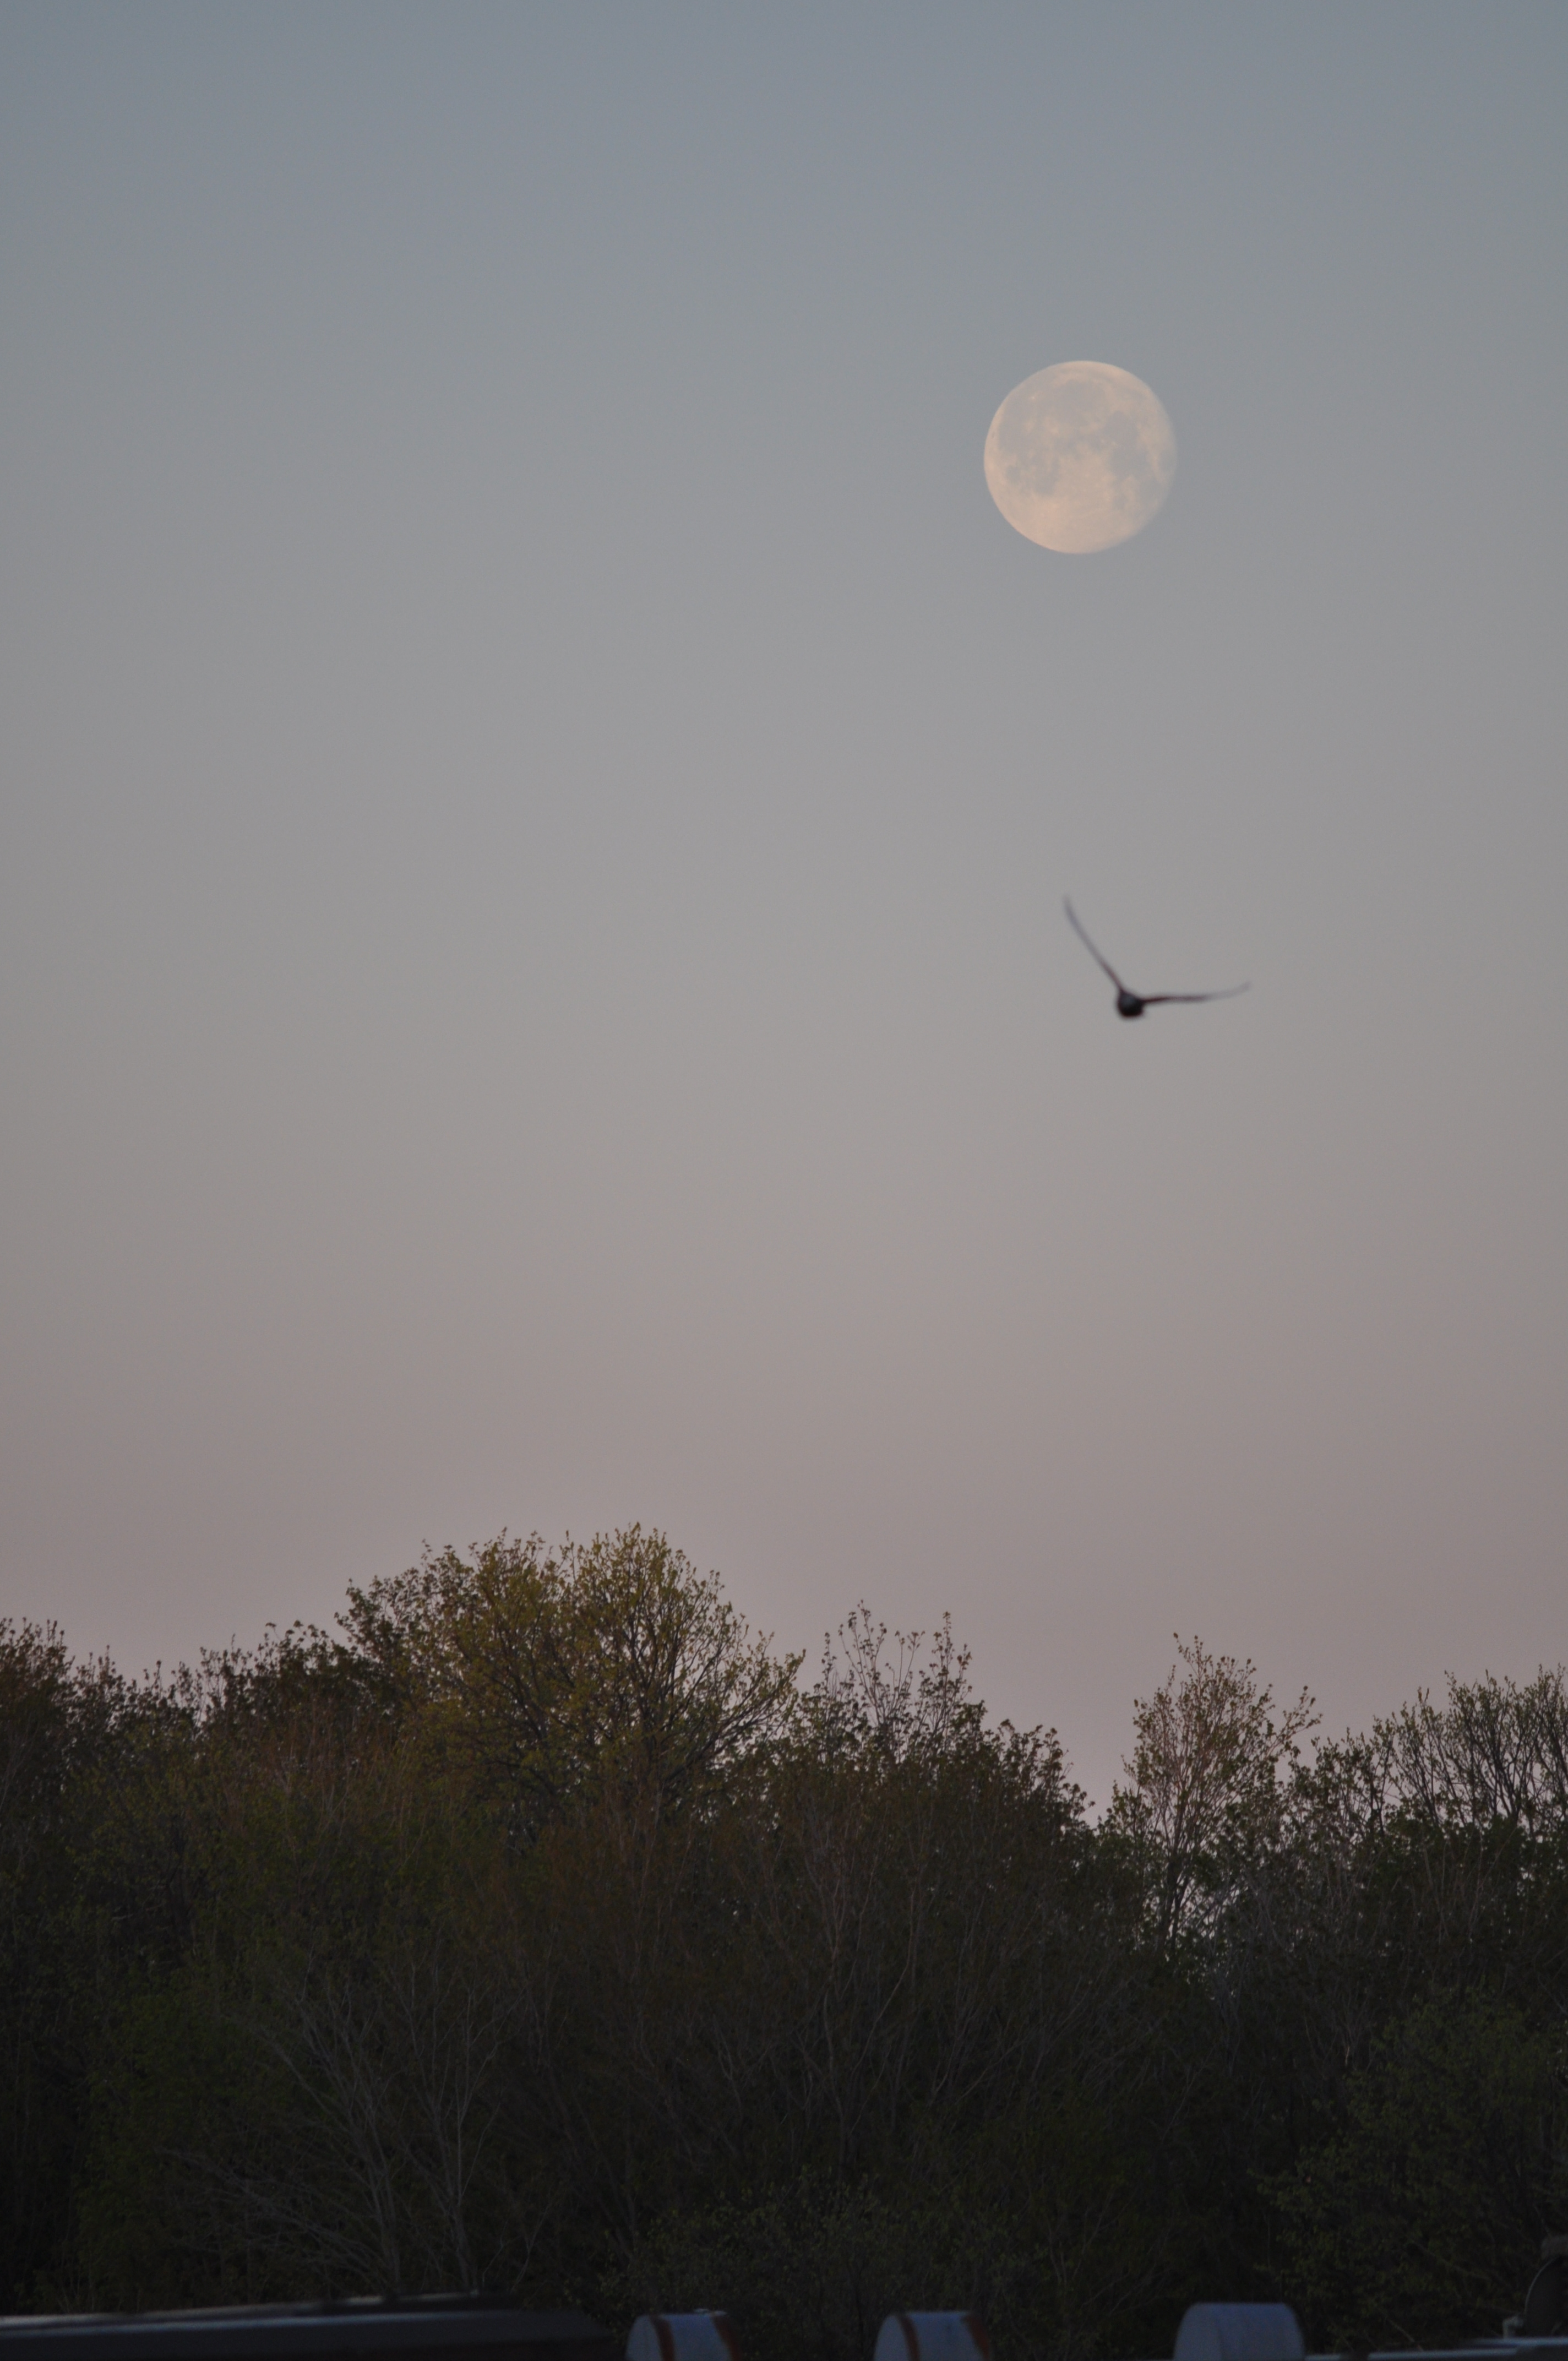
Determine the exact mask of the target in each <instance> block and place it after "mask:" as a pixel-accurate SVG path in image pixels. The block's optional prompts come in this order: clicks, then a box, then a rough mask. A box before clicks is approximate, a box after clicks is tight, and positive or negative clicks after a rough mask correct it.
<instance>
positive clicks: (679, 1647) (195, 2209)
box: [0, 1528, 1568, 2361]
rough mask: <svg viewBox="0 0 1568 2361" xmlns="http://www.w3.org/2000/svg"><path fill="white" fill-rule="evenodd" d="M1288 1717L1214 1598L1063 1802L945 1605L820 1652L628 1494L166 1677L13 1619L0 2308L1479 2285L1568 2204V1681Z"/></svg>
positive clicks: (1514, 2270) (1323, 2311) (1507, 2290)
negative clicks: (338, 1617)
mask: <svg viewBox="0 0 1568 2361" xmlns="http://www.w3.org/2000/svg"><path fill="white" fill-rule="evenodd" d="M1311 1726H1312V1715H1311V1708H1310V1700H1309V1699H1306V1698H1305V1697H1303V1698H1302V1699H1301V1700H1299V1702H1298V1704H1297V1705H1295V1706H1293V1707H1291V1708H1288V1709H1287V1710H1285V1711H1283V1712H1277V1710H1276V1709H1275V1708H1274V1706H1273V1704H1272V1701H1271V1699H1270V1697H1269V1693H1268V1691H1267V1689H1266V1687H1264V1686H1262V1685H1261V1684H1260V1682H1259V1681H1258V1678H1257V1675H1255V1672H1254V1669H1253V1667H1252V1666H1251V1665H1250V1664H1238V1663H1237V1662H1235V1661H1234V1660H1233V1659H1231V1658H1227V1657H1223V1656H1222V1657H1214V1656H1212V1655H1210V1654H1209V1653H1207V1652H1206V1651H1205V1650H1204V1649H1203V1648H1202V1647H1201V1644H1200V1643H1199V1642H1196V1641H1194V1642H1191V1643H1190V1645H1189V1646H1186V1647H1183V1648H1181V1650H1180V1653H1179V1659H1178V1662H1177V1664H1176V1665H1175V1666H1174V1667H1173V1670H1172V1674H1171V1676H1170V1679H1169V1681H1168V1683H1167V1684H1166V1685H1165V1686H1164V1687H1162V1688H1161V1689H1160V1690H1159V1691H1158V1692H1157V1695H1156V1696H1155V1697H1153V1698H1150V1699H1146V1700H1143V1701H1140V1702H1139V1703H1138V1704H1137V1705H1136V1707H1135V1717H1134V1746H1133V1753H1132V1757H1131V1760H1130V1762H1129V1763H1128V1765H1127V1782H1126V1784H1125V1785H1124V1787H1121V1788H1118V1790H1117V1792H1116V1794H1115V1795H1114V1798H1113V1805H1112V1807H1111V1809H1110V1811H1109V1812H1108V1813H1107V1814H1106V1816H1105V1817H1104V1818H1103V1819H1102V1821H1101V1822H1100V1823H1099V1824H1098V1825H1097V1826H1096V1825H1092V1824H1091V1822H1090V1821H1089V1820H1088V1818H1087V1817H1086V1814H1085V1808H1084V1799H1083V1797H1082V1795H1080V1792H1079V1790H1078V1789H1077V1788H1076V1787H1075V1786H1074V1785H1073V1784H1072V1781H1071V1779H1070V1776H1069V1772H1068V1768H1067V1765H1066V1763H1065V1762H1064V1760H1063V1757H1062V1753H1061V1749H1060V1747H1059V1745H1058V1742H1057V1741H1056V1739H1055V1738H1054V1736H1053V1735H1052V1734H1050V1733H1049V1732H1047V1731H1044V1730H1034V1731H1020V1730H1014V1729H1013V1728H1011V1727H1010V1726H1009V1725H1008V1724H1006V1723H1002V1724H1000V1725H998V1724H995V1723H993V1722H992V1721H991V1720H990V1719H989V1718H988V1717H987V1715H986V1713H985V1711H984V1708H983V1707H982V1706H981V1703H980V1701H979V1700H978V1699H977V1698H976V1697H975V1696H974V1695H973V1692H972V1688H971V1686H970V1678H969V1667H968V1663H967V1659H966V1658H965V1657H964V1655H963V1654H962V1653H961V1651H960V1650H959V1648H958V1647H957V1646H956V1644H955V1642H954V1641H953V1638H952V1635H951V1633H950V1631H948V1627H947V1626H946V1625H944V1626H943V1627H942V1629H941V1630H940V1631H938V1632H937V1633H936V1634H935V1635H934V1636H933V1638H932V1639H931V1641H930V1642H929V1643H928V1644H927V1643H925V1642H921V1641H920V1640H919V1638H918V1637H917V1636H912V1637H908V1638H905V1637H900V1636H898V1635H894V1637H892V1638H891V1639H890V1637H889V1635H888V1633H887V1632H886V1631H884V1630H883V1629H882V1628H881V1627H880V1626H878V1625H876V1624H874V1623H873V1622H872V1620H871V1619H870V1617H869V1616H868V1615H867V1613H866V1611H865V1609H863V1608H861V1609H857V1610H856V1611H855V1613H853V1614H852V1615H850V1617H849V1618H848V1619H847V1620H846V1622H845V1624H844V1625H843V1627H842V1629H841V1630H840V1631H839V1634H838V1636H837V1638H836V1640H835V1642H833V1643H832V1645H831V1646H830V1647H829V1648H828V1650H827V1651H826V1653H825V1654H824V1658H823V1661H822V1664H821V1666H820V1668H819V1670H818V1672H817V1677H816V1678H815V1679H814V1680H812V1681H809V1682H808V1681H806V1679H804V1678H803V1676H802V1672H801V1667H800V1664H799V1663H798V1661H797V1660H795V1659H787V1658H786V1659H780V1658H778V1657H776V1656H775V1655H774V1654H773V1652H772V1649H771V1646H770V1643H769V1642H767V1641H766V1640H760V1639H758V1638H756V1637H754V1636H753V1635H752V1634H751V1633H750V1632H749V1631H747V1630H746V1628H745V1625H744V1624H743V1622H742V1621H741V1620H740V1617H739V1616H738V1615H737V1614H736V1613H735V1611H734V1609H732V1607H731V1606H730V1605H729V1602H728V1600H727V1599H726V1598H725V1597H724V1595H723V1591H722V1587H721V1586H720V1585H719V1583H718V1579H717V1577H716V1576H701V1575H699V1574H698V1573H697V1571H696V1569H695V1568H694V1567H693V1566H692V1565H690V1564H689V1562H688V1561H686V1560H685V1558H683V1557H682V1556H681V1555H680V1554H679V1553H678V1552H677V1551H675V1550H674V1549H672V1548H671V1546H670V1545H669V1543H667V1542H666V1541H665V1540H664V1539H663V1536H662V1535H659V1534H654V1533H647V1532H642V1531H641V1530H640V1529H637V1528H633V1529H631V1530H630V1532H624V1533H619V1534H615V1535H613V1536H609V1537H603V1538H599V1539H596V1540H595V1541H593V1542H591V1543H588V1544H587V1545H572V1544H567V1545H565V1546H564V1547H563V1548H561V1549H559V1550H552V1549H549V1548H547V1547H546V1546H545V1545H544V1543H542V1542H540V1541H539V1540H538V1539H537V1538H535V1539H532V1540H530V1541H528V1542H525V1543H517V1542H512V1541H509V1540H508V1539H506V1538H505V1537H504V1536H503V1537H502V1538H501V1539H500V1540H499V1541H497V1542H495V1543H489V1544H488V1545H486V1546H484V1547H482V1548H480V1549H477V1550H476V1551H475V1552H473V1553H472V1554H470V1555H469V1556H467V1557H464V1556H461V1555H459V1554H457V1553H455V1552H454V1551H450V1550H448V1551H444V1552H443V1553H441V1554H439V1555H431V1556H427V1557H426V1558H425V1560H424V1561H423V1563H422V1565H419V1566H417V1567H414V1568H412V1569H411V1570H410V1571H409V1572H407V1573H405V1574H403V1575H400V1576H394V1577H390V1578H388V1579H385V1580H382V1581H378V1582H376V1583H372V1584H371V1585H369V1586H368V1587H367V1588H365V1589H362V1590H359V1589H356V1590H352V1591H351V1592H350V1593H349V1597H348V1601H347V1605H346V1609H345V1615H344V1617H343V1620H342V1623H341V1626H340V1629H339V1631H338V1633H337V1634H336V1635H335V1636H334V1635H329V1634H326V1633H323V1632H321V1631H313V1630H310V1629H305V1628H296V1629H294V1630H292V1631H288V1632H285V1633H282V1634H272V1635H269V1639H268V1641H267V1642H266V1643H265V1644H264V1645H263V1646H262V1647H261V1648H260V1649H258V1650H256V1651H253V1652H230V1653H226V1654H223V1655H219V1656H213V1657H206V1658H203V1660H202V1662H201V1663H200V1664H198V1665H197V1666H196V1667H195V1669H194V1670H192V1671H185V1670H181V1671H180V1672H179V1673H177V1674H175V1675H173V1676H172V1677H170V1678H169V1679H166V1680H165V1679H154V1680H150V1681H146V1682H143V1683H140V1684H135V1683H128V1682H126V1681H124V1680H122V1679H121V1678H120V1676H119V1675H117V1674H116V1673H115V1671H114V1668H113V1667H112V1666H110V1665H107V1664H97V1665H86V1666H78V1665H74V1664H72V1663H71V1659H70V1657H69V1655H68V1653H67V1651H66V1649H65V1646H64V1643H63V1642H62V1640H61V1639H60V1635H59V1633H58V1632H55V1631H42V1630H38V1629H37V1628H36V1627H32V1626H23V1627H12V1626H9V1625H6V1626H0V2277H3V2279H4V2286H3V2287H0V2303H3V2304H5V2306H6V2307H8V2308H24V2307H27V2306H40V2305H54V2304H59V2305H73V2304H92V2305H138V2304H152V2303H179V2302H214V2301H239V2300H253V2299H258V2298H264V2297H273V2296H294V2295H306V2294H317V2295H334V2296H335V2295H346V2294H354V2293H360V2292H372V2291H378V2290H385V2291H391V2290H418V2289H435V2288H441V2287H469V2286H488V2287H495V2288H507V2289H515V2290H523V2291H525V2292H526V2293H527V2294H528V2295H529V2296H530V2297H532V2299H533V2300H535V2301H540V2302H549V2301H578V2302H583V2303H585V2304H587V2306H588V2307H589V2308H590V2309H597V2310H599V2311H601V2312H604V2313H605V2314H607V2315H608V2316H609V2317H611V2318H612V2319H617V2320H624V2319H625V2318H627V2317H629V2316H630V2313H631V2312H634V2311H635V2310H638V2309H641V2307H642V2306H643V2305H644V2304H646V2303H649V2302H652V2301H659V2302H660V2303H662V2304H663V2305H667V2306H684V2305H688V2304H697V2303H715V2304H723V2305H725V2306H726V2307H727V2308H728V2309H729V2310H730V2311H731V2312H733V2313H734V2314H735V2316H736V2318H737V2320H738V2321H739V2322H740V2325H741V2327H742V2330H743V2333H744V2335H745V2339H746V2342H747V2345H748V2348H749V2349H750V2350H751V2352H752V2353H753V2355H754V2356H756V2361H775V2356H776V2361H784V2356H785V2354H786V2351H787V2352H788V2353H790V2354H795V2353H798V2352H801V2351H806V2352H808V2353H809V2354H811V2355H813V2356H818V2361H863V2356H865V2354H866V2353H867V2352H868V2350H869V2345H870V2341H871V2339H872V2336H873V2334H874V2333H875V2329H876V2326H877V2323H878V2322H879V2320H880V2319H881V2317H882V2315H883V2312H885V2311H887V2310H888V2309H892V2308H899V2307H907V2306H911V2305H913V2306H916V2307H924V2306H934V2307H939V2306H957V2307H961V2308H966V2309H967V2308H975V2307H978V2308H981V2309H982V2310H983V2311H984V2312H986V2314H987V2316H988V2317H989V2319H990V2320H991V2323H992V2328H993V2331H994V2333H995V2334H996V2336H997V2338H998V2340H999V2345H1000V2348H1001V2350H1002V2351H1003V2354H1004V2355H1007V2354H1012V2355H1016V2356H1030V2361H1035V2356H1038V2361H1091V2356H1102V2355H1109V2354H1113V2353H1117V2352H1137V2351H1142V2352H1146V2353H1148V2352H1156V2351H1159V2350H1162V2349H1168V2345H1169V2340H1170V2336H1171V2334H1172V2332H1173V2330H1174V2327H1175V2324H1176V2322H1177V2320H1178V2319H1179V2314H1180V2312H1181V2309H1182V2307H1183V2306H1184V2304H1185V2303H1186V2302H1187V2301H1191V2300H1193V2299H1195V2298H1198V2297H1204V2296H1207V2297H1213V2298H1225V2297H1236V2298H1245V2297H1255V2296H1260V2295H1277V2294H1284V2295H1286V2296H1288V2297H1289V2298H1290V2299H1291V2300H1293V2301H1296V2302H1297V2303H1298V2304H1299V2305H1300V2306H1301V2307H1302V2308H1303V2310H1304V2312H1305V2315H1306V2318H1307V2320H1308V2323H1309V2328H1310V2334H1312V2335H1313V2337H1314V2338H1315V2339H1317V2340H1319V2341H1320V2342H1321V2340H1323V2339H1325V2338H1330V2337H1332V2338H1333V2339H1336V2340H1350V2339H1353V2338H1354V2339H1360V2340H1363V2341H1366V2340H1374V2341H1376V2340H1397V2339H1399V2338H1408V2337H1411V2336H1416V2335H1424V2336H1435V2335H1439V2334H1442V2335H1445V2336H1453V2335H1456V2334H1462V2333H1464V2334H1473V2333H1476V2332H1478V2331H1484V2330H1486V2329H1487V2328H1495V2327H1496V2324H1497V2319H1498V2317H1499V2316H1500V2314H1501V2313H1502V2312H1503V2311H1505V2310H1507V2309H1508V2308H1510V2307H1511V2306H1512V2305H1513V2304H1515V2303H1517V2301H1518V2300H1519V2295H1520V2294H1521V2293H1522V2289H1523V2284H1524V2280H1525V2278H1526V2277H1527V2275H1528V2270H1529V2266H1530V2259H1531V2256H1532V2253H1533V2251H1534V2247H1535V2244H1536V2242H1537V2241H1538V2240H1539V2238H1540V2236H1541V2234H1542V2233H1543V2231H1545V2230H1549V2229H1556V2228H1561V2227H1563V2214H1564V2211H1565V2210H1568V2188H1565V2187H1564V2185H1563V2182H1564V2170H1563V2154H1564V2145H1563V2143H1564V2124H1565V2118H1564V2107H1563V2052H1562V2040H1563V2029H1562V1995H1563V1990H1564V1988H1565V1982H1564V1980H1565V1973H1568V1691H1565V1686H1564V1681H1563V1675H1561V1674H1543V1675H1541V1676H1540V1678H1539V1679H1537V1680H1536V1681H1534V1682H1532V1683H1530V1684H1528V1685H1526V1686H1522V1687H1519V1686H1511V1685H1509V1684H1508V1683H1506V1682H1497V1681H1492V1680H1486V1681H1483V1682H1481V1683H1478V1684H1475V1685H1474V1686H1468V1687H1465V1686H1453V1687H1452V1688H1451V1691H1450V1693H1449V1696H1448V1697H1447V1699H1446V1701H1445V1702H1444V1703H1443V1704H1442V1705H1437V1704H1434V1703H1433V1702H1432V1701H1431V1699H1429V1698H1426V1697H1420V1698H1418V1700H1417V1702H1416V1704H1415V1705H1414V1706H1412V1707H1410V1708H1405V1709H1404V1710H1402V1711H1401V1712H1400V1713H1398V1714H1396V1715H1395V1716H1393V1717H1391V1718H1390V1719H1388V1720H1387V1721H1385V1722H1380V1723H1378V1724H1376V1725H1375V1727H1374V1729H1373V1730H1372V1732H1371V1733H1370V1735H1369V1736H1367V1737H1365V1738H1357V1739H1346V1740H1344V1741H1340V1742H1337V1743H1335V1744H1332V1745H1324V1746H1320V1747H1319V1748H1318V1749H1317V1751H1316V1752H1315V1754H1313V1755H1312V1757H1311V1758H1310V1760H1308V1759H1305V1758H1304V1757H1303V1754H1302V1751H1301V1750H1302V1741H1303V1740H1304V1739H1305V1737H1306V1736H1307V1733H1308V1732H1309V1730H1310V1728H1311Z"/></svg>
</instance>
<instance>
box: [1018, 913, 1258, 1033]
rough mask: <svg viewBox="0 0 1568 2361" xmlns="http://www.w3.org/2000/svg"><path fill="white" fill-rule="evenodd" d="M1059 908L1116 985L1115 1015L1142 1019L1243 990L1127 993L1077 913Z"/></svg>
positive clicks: (1230, 997) (1237, 987) (1239, 987)
mask: <svg viewBox="0 0 1568 2361" xmlns="http://www.w3.org/2000/svg"><path fill="white" fill-rule="evenodd" d="M1062 908H1063V909H1064V910H1065V911H1066V912H1067V915H1068V920H1069V925H1070V926H1071V928H1072V931H1073V933H1074V934H1075V935H1076V936H1077V937H1078V939H1079V941H1080V943H1082V945H1083V946H1084V949H1085V950H1088V951H1091V952H1092V953H1093V956H1094V958H1095V959H1097V960H1098V961H1099V962H1100V964H1101V966H1102V968H1103V969H1104V971H1105V972H1106V974H1107V975H1108V976H1109V977H1110V979H1111V981H1112V983H1113V984H1114V985H1115V987H1116V1014H1117V1016H1142V1015H1143V1013H1144V1011H1145V1009H1146V1008H1157V1007H1158V1006H1159V1005H1161V1003H1162V1002H1164V1001H1167V1000H1234V998H1235V996H1236V994H1237V993H1238V992H1245V990H1246V986H1245V983H1233V984H1232V985H1231V987H1230V989H1229V990H1228V991H1227V992H1129V991H1128V989H1127V987H1126V985H1125V984H1124V983H1123V981H1122V979H1121V977H1120V976H1119V975H1118V974H1117V972H1116V971H1115V969H1114V968H1113V966H1112V964H1111V962H1110V961H1109V960H1108V959H1107V958H1106V957H1105V956H1104V954H1103V952H1101V951H1097V950H1095V949H1094V945H1093V944H1092V943H1091V941H1090V939H1089V937H1088V936H1087V935H1086V934H1085V933H1084V931H1083V928H1081V926H1080V924H1079V919H1078V912H1077V911H1076V910H1075V909H1074V908H1073V906H1072V904H1071V903H1070V902H1069V901H1067V900H1065V899H1064V900H1063V903H1062Z"/></svg>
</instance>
